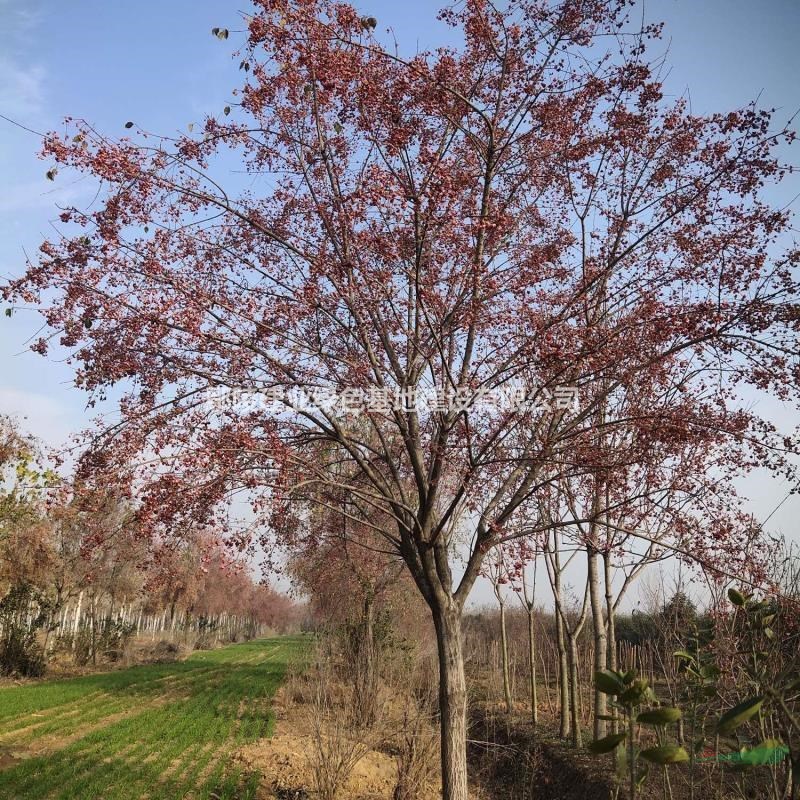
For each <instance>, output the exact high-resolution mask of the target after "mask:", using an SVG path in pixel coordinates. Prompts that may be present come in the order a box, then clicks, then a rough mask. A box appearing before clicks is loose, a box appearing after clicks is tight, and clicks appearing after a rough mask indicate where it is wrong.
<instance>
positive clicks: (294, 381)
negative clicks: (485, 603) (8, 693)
mask: <svg viewBox="0 0 800 800" xmlns="http://www.w3.org/2000/svg"><path fill="white" fill-rule="evenodd" d="M626 5H627V3H625V2H622V0H562V1H560V2H546V1H545V0H512V2H509V3H508V4H507V8H506V9H505V10H502V11H501V10H498V9H497V8H495V7H494V6H493V5H492V4H491V3H489V2H486V0H469V1H468V2H466V3H463V4H460V5H458V6H457V7H454V8H452V9H450V10H447V11H445V12H443V13H442V19H443V20H444V21H445V22H446V23H448V24H449V25H451V26H453V28H454V29H455V31H456V33H457V34H460V37H461V40H460V43H459V45H458V46H455V47H452V48H450V47H445V48H441V49H438V50H436V51H434V52H430V53H418V54H417V55H413V56H408V57H406V56H405V55H403V53H402V51H400V50H398V49H396V47H395V46H394V45H393V44H391V45H385V44H384V43H383V40H382V38H381V37H380V36H379V35H378V33H377V31H376V21H375V20H374V19H372V18H365V17H362V16H360V14H359V13H358V12H357V11H356V10H355V9H354V8H352V7H351V6H349V5H346V4H344V3H339V2H333V0H291V1H289V0H260V2H257V3H256V6H257V8H256V11H255V13H254V15H253V16H252V17H249V18H248V34H247V42H246V44H245V53H244V58H243V61H242V65H243V67H244V68H246V69H245V74H246V76H247V77H246V83H245V86H244V88H243V89H242V90H241V92H240V94H239V95H238V104H235V105H234V110H233V112H232V113H230V114H228V113H227V112H228V111H229V108H226V113H225V114H224V115H220V117H219V118H209V119H207V120H206V122H205V125H204V126H203V127H202V130H200V131H198V132H197V133H194V134H189V135H185V136H178V137H176V138H166V137H158V136H154V135H152V134H149V133H146V132H145V131H144V130H138V132H136V135H135V136H133V137H131V138H127V137H125V138H122V139H115V138H109V137H107V136H104V135H102V134H101V133H99V132H97V131H95V130H94V129H93V128H92V127H91V126H90V125H88V124H86V123H84V122H76V121H69V122H68V124H67V129H66V131H65V132H64V133H62V134H53V135H51V136H48V137H47V139H46V142H45V154H46V155H47V157H48V158H51V159H53V160H54V161H55V162H56V163H57V164H58V165H59V166H61V167H64V168H66V167H69V168H71V169H75V170H78V171H80V172H85V173H89V174H90V175H93V176H94V177H96V178H97V179H98V180H99V181H100V182H101V185H102V193H101V199H100V200H99V201H98V202H97V203H96V204H95V205H93V206H92V207H90V208H88V209H86V210H80V209H67V210H65V211H64V213H63V215H62V218H63V221H64V223H65V224H66V225H67V231H66V235H65V236H64V238H59V239H58V240H56V241H51V242H48V243H46V244H45V245H43V247H42V255H41V259H40V260H39V262H38V263H37V264H32V265H30V267H29V270H28V272H27V275H26V276H25V277H24V278H23V279H22V280H21V281H19V282H18V283H16V284H14V285H13V286H12V288H11V291H10V294H11V296H13V297H15V298H22V299H25V300H29V301H41V302H42V303H43V304H44V306H45V307H44V314H45V316H46V319H47V321H48V323H49V324H50V326H51V327H52V329H53V330H54V331H58V332H59V334H60V339H61V343H62V344H64V345H66V346H67V347H70V348H72V349H73V351H74V360H75V362H76V364H77V365H78V370H77V380H78V383H79V385H81V386H82V387H84V388H85V389H87V390H89V391H92V392H97V393H103V392H104V390H105V389H106V388H107V387H109V386H112V385H116V384H120V385H122V386H124V387H125V388H126V394H125V397H124V400H123V401H122V403H121V411H122V420H121V423H120V424H119V425H118V426H116V427H115V428H114V429H113V430H111V431H107V432H106V433H105V434H104V435H102V436H100V437H98V439H97V441H96V442H95V446H94V447H93V448H92V450H91V452H90V454H89V456H88V457H87V458H86V459H85V461H84V470H85V471H86V472H87V473H92V472H94V473H95V474H100V475H102V474H104V473H107V472H108V471H113V472H115V473H124V472H126V471H127V470H134V471H135V473H136V477H137V478H138V479H139V480H144V483H145V486H144V489H143V491H142V498H143V500H144V502H145V508H147V509H149V510H150V511H151V513H152V514H153V516H154V518H155V519H156V520H157V521H159V520H160V521H167V520H169V521H170V525H171V526H175V525H178V524H179V523H180V520H181V518H182V517H187V518H190V519H191V520H193V521H195V522H196V521H197V520H198V519H201V520H203V519H207V518H208V517H209V516H212V515H214V514H215V513H216V511H217V510H218V509H219V508H220V507H221V506H222V505H223V504H224V502H225V501H226V500H227V499H228V498H230V497H231V496H233V495H237V494H239V495H241V494H248V495H249V496H250V497H251V499H252V501H253V506H254V509H255V511H256V513H257V514H260V515H263V517H264V518H265V519H266V518H267V517H271V519H272V522H273V523H274V530H275V531H276V532H277V533H278V534H279V535H280V534H281V532H283V531H284V530H289V529H291V527H292V526H291V525H290V524H289V521H290V518H291V515H292V513H293V511H292V509H293V508H294V505H293V503H294V502H295V501H298V502H299V504H300V507H303V508H304V507H306V503H307V502H308V499H309V497H313V498H315V500H317V501H319V502H322V503H325V502H330V505H331V506H332V507H334V508H336V509H337V510H338V509H340V508H341V505H340V500H341V497H342V494H343V493H345V494H346V495H347V496H349V497H350V498H351V499H353V500H354V501H357V502H358V504H359V505H360V507H361V508H362V509H363V508H372V509H374V511H375V515H374V519H376V520H383V519H386V518H388V519H391V520H392V524H391V526H386V525H383V524H380V525H376V526H375V528H376V530H375V533H377V534H378V535H380V536H382V537H383V539H384V541H385V542H386V543H387V545H388V546H389V547H391V548H393V549H394V550H395V551H396V552H397V553H398V554H399V555H400V556H401V557H402V559H403V560H404V562H405V564H406V566H407V568H408V570H409V571H410V574H411V576H412V577H413V579H414V581H415V583H416V586H417V587H418V589H419V591H420V593H421V596H422V597H423V598H424V600H425V602H426V603H427V605H428V607H429V609H430V612H431V614H432V617H433V622H434V625H435V628H436V631H437V638H438V645H439V661H440V704H441V720H442V767H443V774H442V779H443V791H444V796H445V798H447V800H463V798H465V797H466V796H467V785H466V753H465V734H466V727H465V713H466V691H465V683H464V669H463V658H462V649H461V628H460V618H461V613H462V609H463V607H464V603H465V601H466V599H467V596H468V595H469V593H470V590H471V588H472V586H473V584H474V581H475V580H476V578H477V576H478V574H479V572H480V569H481V565H482V561H483V559H484V556H485V553H486V552H487V550H488V549H489V548H490V547H491V546H492V544H493V543H494V542H496V541H497V540H498V539H501V538H503V536H504V535H508V532H509V531H513V530H515V529H516V528H517V526H518V525H521V524H522V523H523V522H524V521H525V518H526V516H527V515H528V514H529V512H530V509H531V507H533V506H534V504H535V503H536V500H537V496H538V494H539V492H540V490H544V489H546V488H547V487H548V486H551V485H553V484H554V482H557V481H559V480H561V479H562V478H564V477H565V476H569V475H573V474H575V473H576V472H577V473H578V474H583V473H586V472H587V471H588V472H591V471H592V470H594V469H595V465H594V463H593V462H592V461H591V459H590V461H589V464H588V466H587V464H582V463H581V461H582V456H581V454H582V453H586V452H592V451H593V450H597V449H598V448H600V447H602V439H603V437H598V428H600V429H602V430H603V431H609V432H610V431H613V430H614V429H615V428H617V427H619V426H622V425H629V424H630V423H631V419H635V421H636V427H637V430H638V431H639V432H640V434H639V435H642V436H652V437H655V438H658V437H689V438H691V437H694V436H697V435H700V436H703V437H710V438H714V439H716V440H717V441H719V440H721V439H723V438H727V439H729V440H730V444H731V448H732V449H731V454H732V455H731V457H732V458H735V459H740V460H741V462H742V464H743V465H744V466H747V465H751V464H755V463H764V464H768V465H769V466H773V467H780V466H781V465H782V454H783V452H784V451H785V450H786V449H790V448H791V447H792V446H793V445H792V442H790V441H789V440H784V439H783V438H782V437H781V436H779V435H778V432H777V431H775V430H773V429H771V428H770V427H769V426H768V425H767V424H766V423H765V422H763V421H762V420H760V419H759V418H758V417H757V416H755V415H754V414H753V413H752V412H748V411H742V410H741V409H740V408H739V406H738V404H737V396H738V392H739V388H740V387H741V386H743V385H745V384H752V385H754V386H756V387H757V388H758V389H759V390H766V391H773V392H775V393H776V394H778V395H780V396H782V397H786V396H788V395H789V393H790V392H791V391H792V389H793V387H794V386H796V384H797V377H798V376H797V361H796V354H797V344H796V321H797V310H796V306H795V305H793V303H794V302H795V289H796V287H795V284H794V282H793V279H792V275H791V268H792V258H791V257H787V258H784V259H778V260H776V259H774V258H772V257H771V253H772V250H773V249H774V246H775V244H776V242H777V241H778V240H779V238H780V237H781V235H782V234H783V232H784V231H785V230H786V229H787V226H788V219H787V215H786V214H785V213H783V212H781V211H778V210H775V209H773V208H771V207H769V206H768V205H767V204H765V203H764V202H763V201H762V200H761V199H760V198H759V193H760V190H761V188H762V186H763V185H764V183H766V182H768V181H773V180H778V179H779V178H780V177H781V175H782V167H781V166H780V164H779V163H778V162H777V161H776V159H775V157H774V155H773V151H774V147H775V145H776V144H778V142H779V141H780V140H782V139H784V138H786V137H787V136H789V137H790V135H789V134H787V133H786V132H785V131H780V130H773V129H772V128H771V118H770V114H769V113H767V112H763V111H759V110H757V109H756V108H755V107H748V108H744V109H740V110H736V111H732V112H731V113H729V114H717V115H713V116H709V117H699V116H696V115H693V114H691V113H690V112H689V110H688V109H687V106H686V104H685V103H684V102H683V101H682V100H677V101H669V102H668V101H666V100H665V99H664V98H663V96H662V92H661V86H660V83H659V80H658V77H657V76H656V75H654V74H653V72H652V70H651V68H650V66H649V65H648V61H647V42H648V40H650V39H651V38H653V37H656V36H657V35H658V28H657V27H653V28H647V29H645V30H640V29H638V28H633V29H631V28H630V26H629V24H628V21H627V20H626V16H625V7H626ZM232 158H234V159H236V164H237V167H238V168H240V169H244V170H245V171H246V172H248V173H250V174H251V175H252V176H253V177H254V179H253V181H252V182H250V183H248V185H247V187H246V188H240V187H237V183H240V182H237V181H235V180H232V179H231V176H230V174H229V172H228V171H227V167H228V166H229V165H230V163H231V159H232ZM50 174H51V175H52V174H53V173H50ZM37 347H38V349H40V350H46V348H47V342H46V341H42V342H40V343H39V344H38V345H37ZM676 376H680V381H678V380H677V379H676ZM659 382H660V383H661V384H662V385H663V387H664V397H667V398H671V399H670V401H669V402H667V403H664V402H659V403H657V404H656V406H655V407H651V406H650V405H649V403H648V402H647V401H646V400H644V399H643V401H642V403H641V404H639V405H637V404H636V403H633V404H629V403H626V404H625V409H626V410H625V415H624V417H622V418H618V417H616V416H615V413H614V409H615V408H617V407H620V406H619V405H618V404H615V403H614V402H612V398H613V397H614V396H615V394H618V393H620V392H623V393H624V394H625V396H626V397H628V398H636V397H637V396H641V397H642V398H649V397H652V387H653V385H654V384H655V385H658V384H659ZM512 385H519V386H524V387H527V389H528V390H529V391H530V394H529V398H528V399H529V400H531V401H532V402H529V403H527V404H524V405H522V406H520V405H514V404H510V405H509V404H503V403H500V404H497V405H494V406H490V405H487V404H486V403H481V404H475V405H469V404H464V403H443V404H442V406H441V407H433V408H431V407H425V408H403V407H388V408H384V409H380V408H378V409H376V408H374V407H373V408H372V410H365V411H363V412H362V413H359V414H353V413H345V412H344V411H343V410H342V408H341V407H339V406H333V407H330V406H327V405H326V404H325V403H321V404H317V405H305V406H302V407H298V406H297V404H294V405H293V404H291V403H288V402H285V403H284V405H283V407H282V410H274V409H272V408H268V407H264V406H259V405H252V404H251V405H250V406H248V407H246V408H243V407H242V405H241V404H236V403H230V404H227V405H226V404H220V403H213V402H210V401H211V400H212V399H213V398H214V397H218V396H219V395H220V389H225V388H228V389H236V390H245V391H252V392H263V391H264V390H275V389H279V390H285V389H288V388H296V387H300V388H302V389H304V390H308V391H315V390H331V391H334V392H342V391H344V390H348V389H351V390H352V389H358V390H364V391H372V392H375V391H379V392H382V391H407V390H418V391H420V390H426V389H427V390H433V391H436V392H440V393H447V392H451V393H454V394H455V395H456V396H457V397H459V398H463V397H464V396H465V395H466V396H471V395H473V393H480V392H496V391H498V390H502V389H507V388H508V387H510V386H512ZM564 385H573V386H577V387H579V388H580V389H581V399H580V401H579V403H578V405H577V407H570V408H559V407H557V406H556V407H553V406H552V405H547V404H543V403H541V402H539V401H541V400H542V398H544V397H546V396H547V394H548V393H549V392H553V391H554V390H556V389H557V388H558V387H561V386H564ZM678 386H679V389H680V391H675V392H673V391H672V389H674V388H675V387H678ZM640 388H642V389H643V391H642V392H641V393H640V392H639V389H640ZM645 389H646V390H645ZM278 394H279V400H281V399H283V400H285V396H284V395H283V394H282V393H280V392H279V393H278ZM137 456H141V458H138V459H137ZM326 497H328V498H329V500H328V501H326V499H325V498H326ZM364 519H365V517H364V515H363V513H359V515H358V521H359V523H363V522H364ZM173 529H174V527H173ZM454 559H455V560H454ZM459 560H461V561H460V562H459V563H457V561H459Z"/></svg>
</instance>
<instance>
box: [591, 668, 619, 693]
mask: <svg viewBox="0 0 800 800" xmlns="http://www.w3.org/2000/svg"><path fill="white" fill-rule="evenodd" d="M594 685H595V686H596V687H597V690H598V691H600V692H602V693H603V694H619V693H620V692H622V691H623V690H624V689H625V686H624V685H623V683H622V681H621V680H620V679H619V675H617V673H616V672H612V671H611V670H609V669H604V670H600V671H599V672H595V674H594Z"/></svg>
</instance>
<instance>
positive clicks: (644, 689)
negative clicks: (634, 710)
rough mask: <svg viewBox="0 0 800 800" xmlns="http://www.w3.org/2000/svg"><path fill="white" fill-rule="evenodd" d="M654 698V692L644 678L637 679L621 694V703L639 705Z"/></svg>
mask: <svg viewBox="0 0 800 800" xmlns="http://www.w3.org/2000/svg"><path fill="white" fill-rule="evenodd" d="M652 698H653V693H652V691H651V690H650V687H649V686H648V684H647V681H646V680H644V678H639V679H638V680H635V681H634V682H633V684H632V685H631V687H630V688H629V689H626V690H625V691H624V692H623V693H622V694H621V695H620V696H619V701H620V703H624V704H625V705H630V706H639V705H641V704H642V703H644V702H646V701H647V700H650V699H652Z"/></svg>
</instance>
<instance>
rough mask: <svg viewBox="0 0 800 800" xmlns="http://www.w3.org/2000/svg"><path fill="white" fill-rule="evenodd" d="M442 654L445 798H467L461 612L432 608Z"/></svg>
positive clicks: (437, 639)
mask: <svg viewBox="0 0 800 800" xmlns="http://www.w3.org/2000/svg"><path fill="white" fill-rule="evenodd" d="M433 623H434V626H435V628H436V644H437V649H438V655H439V713H440V715H441V720H440V728H441V747H442V754H441V755H442V800H468V798H469V793H468V788H467V686H466V680H465V677H464V654H463V650H462V639H461V614H460V611H458V610H455V609H448V608H444V609H442V608H434V609H433Z"/></svg>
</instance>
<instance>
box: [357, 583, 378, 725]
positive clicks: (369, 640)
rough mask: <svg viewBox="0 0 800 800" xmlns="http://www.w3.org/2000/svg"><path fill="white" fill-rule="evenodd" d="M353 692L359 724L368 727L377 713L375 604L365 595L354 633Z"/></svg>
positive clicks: (369, 596)
mask: <svg viewBox="0 0 800 800" xmlns="http://www.w3.org/2000/svg"><path fill="white" fill-rule="evenodd" d="M356 637H357V639H356V642H355V649H356V654H355V655H356V669H355V690H356V702H357V704H358V708H357V709H356V711H357V715H358V719H359V722H360V723H361V724H362V725H364V726H368V725H371V724H372V723H373V722H374V721H375V715H376V713H377V689H378V679H377V675H376V668H375V603H374V601H373V598H372V596H371V595H369V594H368V595H367V597H366V598H365V600H364V605H363V607H362V614H361V621H360V623H359V626H358V630H357V632H356Z"/></svg>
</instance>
